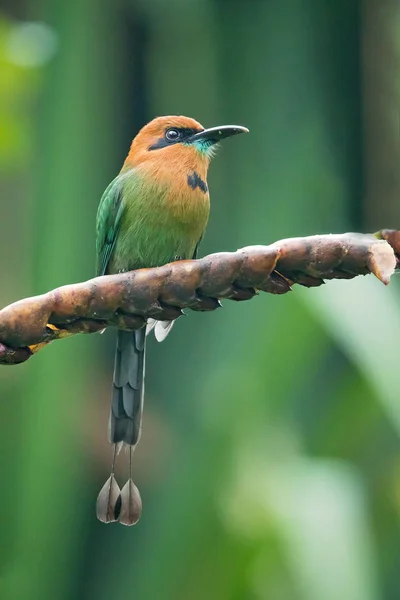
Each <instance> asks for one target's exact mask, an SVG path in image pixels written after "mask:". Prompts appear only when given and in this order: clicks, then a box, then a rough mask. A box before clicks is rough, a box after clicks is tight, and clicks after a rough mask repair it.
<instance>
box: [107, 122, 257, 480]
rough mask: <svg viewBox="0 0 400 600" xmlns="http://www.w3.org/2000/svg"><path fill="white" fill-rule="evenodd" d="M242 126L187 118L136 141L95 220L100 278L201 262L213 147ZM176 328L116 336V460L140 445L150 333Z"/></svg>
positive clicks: (150, 129)
mask: <svg viewBox="0 0 400 600" xmlns="http://www.w3.org/2000/svg"><path fill="white" fill-rule="evenodd" d="M247 131H248V130H247V129H246V128H245V127H240V126H236V125H234V126H230V125H228V126H223V127H213V128H211V129H204V128H203V127H202V126H201V125H200V123H198V122H197V121H195V120H194V119H190V118H188V117H183V116H168V117H158V118H156V119H154V120H153V121H151V122H150V123H148V124H147V125H146V126H145V127H143V129H141V131H139V133H138V134H137V136H136V137H135V138H134V140H133V142H132V145H131V148H130V151H129V154H128V156H127V158H126V160H125V162H124V164H123V167H122V169H121V172H120V173H119V175H118V176H117V177H116V178H115V179H114V180H113V181H112V182H111V183H110V185H109V186H108V188H107V189H106V191H105V192H104V194H103V196H102V198H101V200H100V204H99V208H98V212H97V221H96V236H97V238H96V249H97V274H98V275H105V274H112V273H121V272H123V271H130V270H133V269H141V268H145V267H158V266H161V265H164V264H166V263H169V262H172V261H176V260H183V259H192V258H196V255H197V251H198V247H199V243H200V241H201V239H202V237H203V235H204V231H205V228H206V225H207V221H208V216H209V211H210V196H209V192H208V185H207V170H208V166H209V163H210V159H211V157H212V156H213V153H214V148H215V145H216V144H218V143H219V142H220V141H221V140H223V139H224V138H227V137H230V136H232V135H236V134H238V133H243V132H247ZM172 324H173V321H154V320H151V319H149V321H148V323H147V328H146V327H143V328H142V329H139V330H137V331H123V330H119V331H118V338H117V348H116V354H115V367H114V378H113V389H112V401H111V412H110V421H109V438H110V442H111V443H112V444H114V445H115V446H114V459H113V465H112V473H113V471H114V463H115V456H116V452H117V449H119V447H120V445H121V444H122V443H125V444H127V445H128V446H129V451H130V465H131V464H132V460H131V459H132V452H133V449H134V448H135V446H136V444H137V443H138V441H139V437H140V431H141V423H142V411H143V392H144V367H145V347H146V334H147V333H149V331H151V330H152V329H153V328H154V332H155V337H156V338H157V340H158V341H162V340H163V339H164V338H165V337H166V336H167V334H168V332H169V331H170V329H171V327H172Z"/></svg>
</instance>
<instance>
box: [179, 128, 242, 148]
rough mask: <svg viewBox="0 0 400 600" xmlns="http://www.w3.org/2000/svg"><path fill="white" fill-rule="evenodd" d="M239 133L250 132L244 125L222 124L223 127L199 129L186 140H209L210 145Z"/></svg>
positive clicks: (191, 141)
mask: <svg viewBox="0 0 400 600" xmlns="http://www.w3.org/2000/svg"><path fill="white" fill-rule="evenodd" d="M238 133H249V130H248V129H247V127H242V126H241V125H222V127H210V128H209V129H204V130H203V131H199V133H195V134H194V135H192V136H191V137H190V138H189V139H188V140H185V142H189V143H195V142H197V141H201V140H204V141H207V142H208V143H209V144H210V145H212V144H218V142H220V141H221V140H224V139H225V138H227V137H231V136H232V135H238Z"/></svg>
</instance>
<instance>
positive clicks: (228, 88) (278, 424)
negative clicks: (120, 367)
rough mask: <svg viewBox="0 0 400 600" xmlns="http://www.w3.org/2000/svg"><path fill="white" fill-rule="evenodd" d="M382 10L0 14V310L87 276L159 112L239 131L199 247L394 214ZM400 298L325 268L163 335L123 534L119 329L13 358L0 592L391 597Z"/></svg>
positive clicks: (276, 2) (94, 9)
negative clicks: (133, 520)
mask: <svg viewBox="0 0 400 600" xmlns="http://www.w3.org/2000/svg"><path fill="white" fill-rule="evenodd" d="M376 5H377V3H375V2H373V1H372V0H368V1H365V2H357V1H355V0H337V1H336V2H330V1H329V0H285V1H284V2H282V1H280V0H253V1H249V0H231V1H229V2H228V1H227V0H169V1H167V0H151V1H150V0H147V1H145V0H121V2H114V1H112V0H97V1H95V0H79V2H78V1H77V0H71V1H70V2H61V1H60V0H53V1H52V2H47V1H44V2H41V3H38V4H37V5H35V6H33V5H32V6H31V8H30V9H29V10H27V9H24V7H23V6H19V4H18V3H17V4H16V5H15V7H14V8H15V14H14V13H13V10H12V9H10V10H8V11H7V12H4V13H3V14H2V15H1V16H0V69H1V77H0V175H1V181H0V186H1V187H0V191H1V193H0V255H1V257H2V260H1V263H0V282H1V285H0V303H1V305H6V304H7V303H9V302H11V301H13V300H16V299H18V298H20V297H23V296H28V295H31V294H34V293H41V292H44V291H47V290H48V289H50V288H52V287H55V286H58V285H61V284H63V283H67V282H73V281H79V280H83V279H86V278H89V277H91V276H92V275H93V272H94V220H95V213H96V209H97V203H98V200H99V198H100V195H101V193H102V191H103V190H104V188H105V187H106V185H107V183H108V182H109V181H110V180H111V178H112V177H114V175H115V174H116V172H117V171H118V170H119V167H120V164H121V162H122V160H123V158H124V155H125V154H126V152H127V149H128V146H129V143H130V140H131V138H132V137H133V136H134V135H135V133H136V131H137V130H138V128H139V127H140V126H141V125H143V124H144V123H145V122H146V121H148V120H150V119H151V118H153V117H154V116H156V115H161V114H186V115H190V116H193V117H195V118H196V119H198V120H200V122H202V123H203V124H204V125H206V126H212V125H219V124H228V123H238V124H243V125H246V126H248V127H249V128H250V135H248V136H243V137H240V138H237V139H235V140H233V141H229V142H227V143H226V144H224V147H223V148H222V149H221V150H220V152H219V155H218V156H217V158H216V159H215V160H214V162H213V164H212V167H211V171H210V178H209V184H210V188H211V195H212V215H211V222H210V226H209V229H208V232H207V235H206V238H205V240H204V243H203V245H202V248H201V251H202V253H203V254H206V253H208V252H212V251H218V250H233V249H236V248H238V247H241V246H245V245H250V244H257V243H269V242H273V241H275V240H276V239H279V238H281V237H289V236H296V235H308V234H313V233H328V232H341V231H348V230H360V231H368V230H377V229H379V228H380V227H393V228H398V227H399V224H400V208H399V203H398V193H399V192H400V186H399V185H398V176H397V175H396V174H395V173H394V172H390V169H388V168H386V170H385V168H381V169H379V168H377V167H376V165H378V166H379V165H394V168H395V169H397V163H396V162H395V160H394V159H393V156H394V157H396V156H397V154H396V152H397V153H398V147H397V145H396V143H395V142H394V146H393V145H390V144H389V143H388V141H393V140H395V141H396V140H397V142H398V129H396V127H397V125H396V123H397V124H398V118H397V120H396V115H398V111H399V106H400V103H399V93H398V90H397V87H398V86H396V84H395V82H396V81H397V78H398V77H399V74H400V62H399V59H400V55H399V48H400V44H399V39H400V37H399V36H400V7H399V5H398V4H396V2H394V1H390V0H385V1H382V2H381V3H380V7H381V8H380V10H381V12H380V13H379V15H380V20H377V21H376V23H375V21H374V23H375V24H376V30H375V29H374V36H375V37H374V39H375V42H376V40H378V41H379V42H380V46H379V44H378V46H379V47H380V48H381V49H382V47H383V48H384V51H385V48H386V55H384V56H382V60H381V61H378V60H377V61H376V64H377V65H378V69H379V73H380V74H381V73H382V72H383V73H384V76H381V78H380V85H381V88H379V90H378V91H379V98H380V104H379V106H380V111H381V112H379V111H372V118H373V123H372V124H371V122H370V121H369V119H370V118H371V111H369V112H368V110H366V109H368V107H371V106H373V99H372V100H371V98H370V96H369V94H373V93H374V91H375V93H376V90H375V89H374V85H373V81H374V80H373V75H374V71H372V75H371V72H370V71H368V64H369V63H368V60H369V58H368V57H370V56H372V55H375V54H374V52H375V50H374V48H369V47H368V43H371V44H372V43H374V40H372V41H371V40H370V38H369V37H368V34H369V33H370V31H369V29H368V26H367V25H368V23H369V21H368V18H367V17H368V15H369V16H370V15H371V11H372V13H373V11H374V7H375V6H376ZM17 7H18V10H17ZM376 14H378V13H376ZM25 21H35V22H41V23H43V24H44V25H43V26H40V27H39V28H36V29H34V30H33V33H32V30H29V28H28V29H27V30H26V29H24V22H25ZM374 27H375V25H374ZM388 48H389V50H390V52H389V55H390V60H385V56H386V57H387V56H388V50H387V49H388ZM366 73H367V74H368V73H369V78H368V77H366V75H365V74H366ZM371 77H372V84H371ZM368 82H369V85H368ZM385 85H386V87H385ZM371 102H372V104H371ZM387 114H390V115H391V119H392V120H391V121H390V123H391V125H390V127H389V128H387V129H385V130H384V132H386V133H385V135H386V137H383V138H382V137H381V138H380V139H379V143H376V144H371V136H370V135H369V132H371V131H372V130H374V131H375V130H378V131H383V127H382V126H380V121H379V119H382V123H386V125H387V119H386V116H387ZM396 136H397V137H396ZM385 141H386V143H385ZM393 148H394V150H393ZM389 149H390V156H389ZM385 153H387V158H388V160H387V161H386V162H385ZM396 177H397V178H396ZM371 181H372V182H373V185H372V183H371ZM396 185H397V187H396ZM371 186H372V187H371ZM372 189H373V191H374V193H376V190H379V192H380V194H379V196H376V197H374V196H373V195H372V196H371V194H372V191H371V190H372ZM381 215H385V216H387V215H390V218H391V219H393V221H392V222H386V221H385V222H384V221H383V220H382V219H383V217H382V216H381ZM399 298H400V287H399V283H398V280H396V278H394V280H393V282H392V283H391V285H390V288H388V289H384V288H383V286H382V285H381V284H379V282H378V281H376V280H373V279H372V278H360V279H357V280H355V281H353V282H332V283H329V284H328V285H326V286H324V287H323V288H321V289H317V290H305V289H296V290H295V291H294V292H293V293H292V294H288V295H286V296H284V297H273V296H266V295H264V296H261V297H258V298H256V299H254V300H253V301H251V302H249V303H243V304H238V305H237V304H235V303H229V302H225V303H224V308H223V310H220V311H217V312H216V313H215V314H214V313H213V314H209V315H201V314H200V315H198V314H190V315H189V317H188V318H185V319H182V321H179V322H178V324H177V325H176V327H175V328H174V331H173V335H171V336H170V338H168V340H167V341H166V342H164V343H163V344H160V345H158V344H156V343H155V342H154V341H153V340H152V342H151V343H150V344H149V352H148V363H147V364H148V366H147V389H146V410H145V418H144V429H143V436H142V441H141V444H140V448H139V449H138V451H137V453H136V454H135V481H136V483H137V484H138V486H139V488H140V489H141V491H142V497H143V503H144V511H143V516H142V520H141V521H140V523H139V525H138V526H137V527H135V528H133V529H132V528H123V527H121V526H118V525H109V526H105V525H103V524H100V523H99V522H97V520H96V518H95V511H94V505H95V500H96V496H97V493H98V490H99V489H100V486H101V485H102V484H103V482H104V481H105V479H106V477H107V476H108V470H109V466H110V461H111V450H110V448H109V445H108V443H107V439H106V429H107V418H108V402H109V391H110V380H111V372H112V360H113V342H114V335H115V334H114V332H107V333H106V334H105V335H104V336H101V337H100V336H98V337H97V336H87V337H85V336H81V337H77V338H75V339H71V340H68V341H65V342H63V343H56V344H54V345H52V346H51V347H50V348H49V349H47V350H46V351H44V352H41V353H40V354H39V355H38V356H37V357H36V358H33V359H32V360H30V361H29V363H27V364H24V365H21V366H18V367H14V368H12V369H11V368H9V369H5V368H2V369H1V374H0V398H1V402H0V473H1V480H2V488H1V494H0V531H1V533H0V540H1V544H0V597H1V598H4V599H5V600H25V599H29V600H36V599H38V600H39V599H41V600H42V599H47V598H49V599H50V598H57V600H72V599H74V600H77V599H78V600H79V599H82V600H83V599H85V600H86V599H89V598H90V599H91V598H96V599H97V600H102V599H104V600H105V599H108V598H111V597H112V598H115V599H116V600H117V599H119V598H121V599H122V598H124V599H127V598H132V599H135V600H158V599H159V598H162V599H163V600H172V599H174V600H189V599H190V600H200V599H201V600H204V599H206V598H207V600H214V599H215V600H225V599H226V600H386V599H387V600H397V599H398V598H399V595H400V536H399V513H400V454H399V433H400V402H399V390H400V369H399V362H398V356H399V354H398V347H399V344H398V340H399V339H400V316H399V309H398V306H399ZM124 462H125V461H124V460H120V463H121V465H120V467H119V470H118V479H119V481H120V483H121V484H122V483H123V482H124V481H125V478H126V465H125V464H124Z"/></svg>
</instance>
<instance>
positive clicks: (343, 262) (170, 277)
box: [0, 229, 400, 365]
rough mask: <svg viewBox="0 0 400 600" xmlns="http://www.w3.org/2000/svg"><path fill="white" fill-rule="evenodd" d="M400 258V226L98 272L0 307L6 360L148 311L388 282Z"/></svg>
mask: <svg viewBox="0 0 400 600" xmlns="http://www.w3.org/2000/svg"><path fill="white" fill-rule="evenodd" d="M399 265H400V231H394V230H389V229H385V230H381V231H380V232H379V233H377V234H374V235H371V234H358V233H346V234H341V235H316V236H311V237H304V238H291V239H286V240H281V241H279V242H275V243H274V244H271V245H270V246H249V247H247V248H243V249H241V250H237V251H236V252H221V253H218V254H210V255H209V256H206V257H205V258H202V259H200V260H186V261H178V262H175V263H171V264H169V265H165V266H163V267H158V268H155V269H141V270H138V271H131V272H128V273H122V274H119V275H107V276H104V277H96V278H95V279H90V280H89V281H86V282H84V283H78V284H73V285H66V286H63V287H60V288H57V289H55V290H53V291H51V292H48V293H47V294H43V295H41V296H34V297H32V298H26V299H25V300H20V301H19V302H15V303H14V304H10V305H9V306H7V307H6V308H4V309H3V310H1V311H0V364H3V365H4V364H5V365H11V364H18V363H21V362H24V361H25V360H27V359H28V358H30V357H31V356H32V355H33V354H34V353H36V352H37V351H38V350H40V349H41V348H42V347H44V346H45V345H47V344H48V343H50V342H51V341H53V340H57V339H62V338H65V337H69V336H71V335H74V334H76V333H94V332H97V331H101V330H102V329H104V328H105V327H109V326H112V327H119V328H121V329H139V328H140V327H142V326H143V325H144V323H145V320H146V318H147V317H152V318H156V319H171V320H172V319H176V318H177V317H179V316H180V315H181V314H182V309H184V308H190V309H191V310H197V311H210V310H215V309H216V308H218V307H219V306H220V302H219V300H220V299H223V298H229V299H231V300H249V299H250V298H252V297H253V296H254V295H255V294H256V293H257V292H258V291H259V290H260V291H264V292H268V293H271V294H285V293H286V292H289V291H290V290H291V287H292V286H293V285H294V284H295V283H297V284H300V285H303V286H306V287H316V286H319V285H321V284H323V283H324V280H325V279H352V278H353V277H356V276H357V275H366V274H368V273H373V274H374V275H375V276H376V277H377V278H378V279H380V281H382V282H383V283H384V284H386V285H387V284H388V283H389V280H390V276H391V275H392V273H393V272H394V270H395V268H396V267H398V266H399Z"/></svg>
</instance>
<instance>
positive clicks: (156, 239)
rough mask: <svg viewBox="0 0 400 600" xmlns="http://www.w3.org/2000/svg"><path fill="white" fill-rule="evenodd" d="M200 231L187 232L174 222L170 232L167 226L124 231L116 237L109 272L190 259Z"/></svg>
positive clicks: (199, 236) (201, 230) (199, 229)
mask: <svg viewBox="0 0 400 600" xmlns="http://www.w3.org/2000/svg"><path fill="white" fill-rule="evenodd" d="M203 229H204V228H203ZM203 229H201V228H197V230H196V228H193V230H192V231H190V232H188V231H187V229H186V228H185V229H184V228H180V227H178V226H177V223H176V222H175V223H174V228H173V229H171V228H170V227H168V224H167V223H165V224H163V225H161V224H159V226H156V225H155V224H154V223H153V225H152V227H145V226H143V224H142V226H141V227H140V228H129V229H125V230H124V231H121V232H120V234H119V236H118V237H117V240H116V244H115V247H114V251H113V253H112V256H111V260H110V265H109V269H108V272H109V273H118V272H120V271H131V270H133V269H142V268H149V267H158V266H161V265H165V264H167V263H169V262H172V261H174V260H182V259H188V258H193V255H194V252H195V249H196V245H197V243H198V242H199V240H200V238H201V235H202V232H203Z"/></svg>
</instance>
